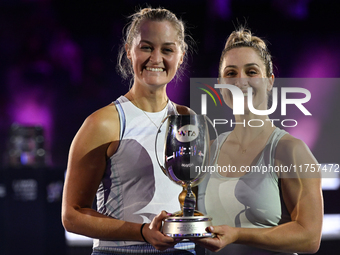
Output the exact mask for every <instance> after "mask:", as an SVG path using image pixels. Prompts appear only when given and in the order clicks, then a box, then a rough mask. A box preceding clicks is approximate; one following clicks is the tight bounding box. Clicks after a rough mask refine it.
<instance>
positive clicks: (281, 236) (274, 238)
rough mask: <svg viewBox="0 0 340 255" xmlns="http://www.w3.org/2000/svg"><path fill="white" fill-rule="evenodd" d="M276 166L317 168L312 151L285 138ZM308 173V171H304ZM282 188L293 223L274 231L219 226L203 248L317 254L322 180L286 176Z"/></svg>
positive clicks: (316, 176)
mask: <svg viewBox="0 0 340 255" xmlns="http://www.w3.org/2000/svg"><path fill="white" fill-rule="evenodd" d="M275 162H276V165H283V166H290V165H292V166H294V165H295V166H299V165H304V164H309V165H311V164H317V161H316V160H315V158H314V157H313V155H312V153H311V152H310V150H309V149H308V147H307V146H306V145H305V144H304V143H303V142H302V141H300V140H298V139H295V138H293V137H291V136H289V135H286V136H285V137H283V138H282V139H281V140H280V142H279V144H278V146H277V151H276V160H275ZM304 171H305V169H304ZM280 177H281V188H282V195H283V199H284V202H285V204H286V206H287V209H288V211H289V213H290V215H291V221H290V222H288V223H284V224H282V225H279V226H276V227H272V228H254V229H253V228H233V227H229V226H225V225H224V226H215V227H213V230H211V232H213V233H215V234H216V235H217V236H216V237H215V238H210V239H209V238H204V239H202V240H199V242H198V243H199V244H200V245H202V246H204V247H206V248H208V249H211V250H213V251H218V250H220V249H221V248H223V247H224V246H226V245H228V244H229V243H238V244H246V245H250V246H254V247H258V248H261V249H267V250H272V251H280V252H299V253H304V252H305V253H315V252H317V250H318V249H319V245H320V240H321V228H322V219H323V198H322V190H321V179H320V178H319V174H318V173H312V172H309V171H307V172H303V173H294V172H293V173H283V174H282V175H281V176H280Z"/></svg>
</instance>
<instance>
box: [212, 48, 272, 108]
mask: <svg viewBox="0 0 340 255" xmlns="http://www.w3.org/2000/svg"><path fill="white" fill-rule="evenodd" d="M219 82H220V83H222V84H231V85H235V86H237V87H239V88H240V89H241V90H242V92H243V95H244V100H245V101H244V103H245V107H244V109H245V113H247V112H249V109H248V97H249V96H252V99H253V106H254V108H255V109H257V110H266V109H267V101H268V96H267V95H268V92H269V91H270V90H271V89H272V87H273V82H274V76H273V75H272V77H270V78H267V77H266V68H265V65H264V62H263V60H262V59H261V57H260V56H259V55H258V53H257V52H256V51H255V50H254V49H253V48H250V47H240V48H234V49H231V50H229V51H227V52H226V54H225V55H224V58H223V60H222V65H221V73H220V80H219ZM249 87H251V88H252V89H253V91H252V95H248V92H247V91H248V88H249ZM220 91H221V94H222V96H223V99H224V102H225V103H226V104H227V105H228V106H229V107H230V108H232V106H233V98H232V94H231V92H230V90H228V89H221V90H220Z"/></svg>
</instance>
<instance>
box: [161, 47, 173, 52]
mask: <svg viewBox="0 0 340 255" xmlns="http://www.w3.org/2000/svg"><path fill="white" fill-rule="evenodd" d="M163 51H164V52H166V53H170V52H174V51H173V49H170V48H166V49H163Z"/></svg>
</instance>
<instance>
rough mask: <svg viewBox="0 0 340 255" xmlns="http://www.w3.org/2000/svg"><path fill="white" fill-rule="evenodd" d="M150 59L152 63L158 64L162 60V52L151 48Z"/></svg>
mask: <svg viewBox="0 0 340 255" xmlns="http://www.w3.org/2000/svg"><path fill="white" fill-rule="evenodd" d="M150 61H151V62H152V63H153V64H159V63H161V62H162V54H161V52H160V51H159V50H153V51H152V52H151V56H150Z"/></svg>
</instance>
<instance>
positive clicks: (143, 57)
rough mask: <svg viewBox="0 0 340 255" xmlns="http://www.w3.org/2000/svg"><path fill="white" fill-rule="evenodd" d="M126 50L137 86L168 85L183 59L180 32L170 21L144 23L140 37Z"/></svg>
mask: <svg viewBox="0 0 340 255" xmlns="http://www.w3.org/2000/svg"><path fill="white" fill-rule="evenodd" d="M125 49H126V51H127V57H128V59H129V60H130V61H131V63H132V66H133V70H134V81H135V83H139V84H147V85H152V86H157V85H165V84H167V83H169V82H170V81H171V80H172V79H173V77H174V76H175V74H176V71H177V69H178V67H179V65H180V64H181V63H182V62H183V57H184V52H182V50H181V45H180V42H179V41H178V34H177V30H176V29H175V28H174V26H173V25H172V24H171V23H170V22H168V21H160V22H158V21H149V20H145V21H143V22H142V23H141V25H140V33H139V34H138V35H137V36H136V37H135V38H134V40H133V42H132V45H126V46H125Z"/></svg>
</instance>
